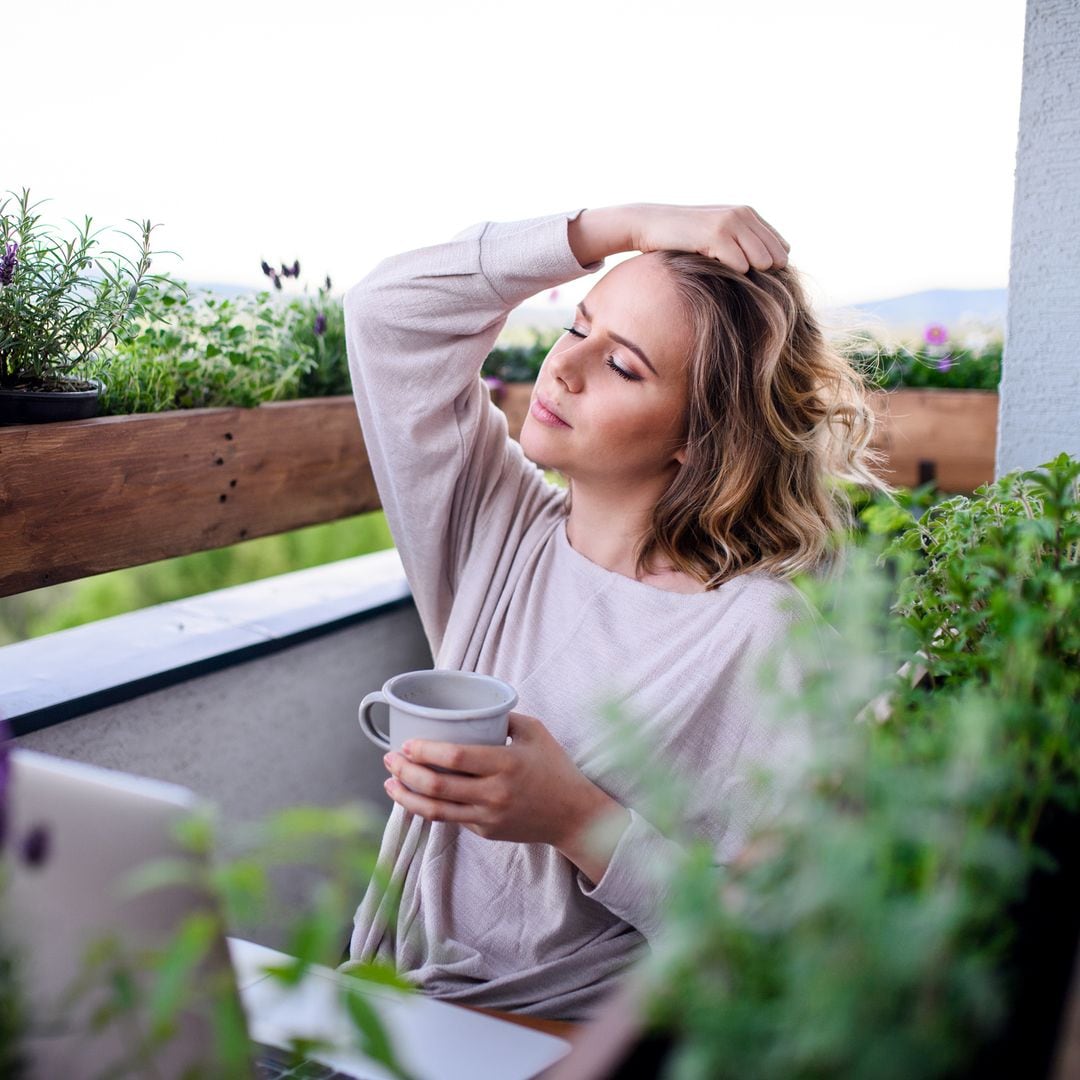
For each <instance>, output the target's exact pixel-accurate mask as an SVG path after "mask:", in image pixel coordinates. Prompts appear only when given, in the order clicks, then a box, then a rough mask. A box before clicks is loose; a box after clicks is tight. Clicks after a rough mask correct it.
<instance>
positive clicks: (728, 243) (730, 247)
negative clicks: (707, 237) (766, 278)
mask: <svg viewBox="0 0 1080 1080" xmlns="http://www.w3.org/2000/svg"><path fill="white" fill-rule="evenodd" d="M702 254H704V255H710V256H712V258H714V259H716V261H717V262H722V263H723V264H724V265H725V266H730V267H731V269H732V270H737V271H738V272H739V273H740V274H745V273H746V272H747V271H748V270H749V269H750V263H749V261H748V260H747V258H746V252H744V251H743V249H742V248H741V247H740V246H739V244H738V242H737V241H736V240H735V238H734V237H733V236H722V237H720V239H719V240H718V241H717V242H716V244H715V245H714V246H713V248H712V250H711V251H704V252H702Z"/></svg>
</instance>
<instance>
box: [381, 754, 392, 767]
mask: <svg viewBox="0 0 1080 1080" xmlns="http://www.w3.org/2000/svg"><path fill="white" fill-rule="evenodd" d="M382 763H383V764H384V765H385V766H386V767H387V768H388V769H389V768H390V755H389V754H383V756H382Z"/></svg>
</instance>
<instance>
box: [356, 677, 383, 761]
mask: <svg viewBox="0 0 1080 1080" xmlns="http://www.w3.org/2000/svg"><path fill="white" fill-rule="evenodd" d="M380 702H381V703H382V704H384V705H385V704H386V703H387V702H386V697H385V696H384V695H383V692H382V691H381V690H372V691H371V693H370V694H368V695H367V696H366V697H365V698H364V700H363V701H361V702H360V730H361V731H362V732H363V733H364V734H365V735H366V736H367V737H368V738H369V739H370V740H371V741H372V742H373V743H374V744H375V745H376V746H378V747H381V748H382V749H383V750H389V749H390V740H389V739H388V738H387V737H386V736H385V735H384V734H383V733H382V732H381V731H379V730H378V729H377V728H376V727H375V725H374V724H373V723H372V720H371V706H372V705H375V704H377V703H380Z"/></svg>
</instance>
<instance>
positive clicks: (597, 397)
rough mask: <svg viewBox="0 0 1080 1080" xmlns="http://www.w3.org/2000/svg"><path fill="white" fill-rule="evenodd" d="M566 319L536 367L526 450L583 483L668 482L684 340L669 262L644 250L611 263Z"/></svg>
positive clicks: (677, 429)
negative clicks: (562, 331) (664, 264)
mask: <svg viewBox="0 0 1080 1080" xmlns="http://www.w3.org/2000/svg"><path fill="white" fill-rule="evenodd" d="M572 327H573V329H572V331H568V332H567V333H565V334H563V336H562V337H561V338H559V340H558V341H557V342H556V343H555V344H554V345H553V346H552V349H551V351H550V352H549V353H548V355H547V357H546V359H545V360H544V364H543V367H541V369H540V373H539V375H538V376H537V379H536V386H535V387H534V389H533V393H532V399H531V401H530V408H529V414H528V416H527V417H526V419H525V423H524V425H523V427H522V429H521V436H520V442H521V446H522V449H523V450H524V451H525V454H526V456H528V457H529V458H530V459H531V460H533V461H535V462H536V463H537V464H540V465H543V466H544V467H546V468H552V469H557V470H558V471H559V472H561V473H562V474H563V475H564V476H568V477H571V478H572V479H574V480H578V481H585V482H587V483H599V484H602V485H605V486H618V487H620V488H624V489H630V488H631V486H632V487H633V488H638V487H640V486H641V485H642V484H649V483H650V482H656V481H663V485H664V486H666V484H667V483H669V482H670V480H671V477H672V476H674V474H675V472H676V471H677V470H678V466H679V463H680V462H681V461H682V459H683V451H682V444H683V441H684V439H685V432H684V431H683V430H682V415H683V409H684V405H685V402H686V393H687V376H686V360H687V356H688V355H689V352H690V345H691V329H690V325H689V322H688V321H687V320H686V317H685V315H684V314H683V310H682V306H681V304H680V302H679V299H678V296H677V294H676V292H675V288H674V286H673V285H672V283H671V280H670V278H669V277H668V274H667V271H665V270H664V269H663V267H662V266H661V265H660V263H659V261H658V259H657V258H656V257H655V256H650V255H638V256H636V257H635V258H632V259H627V260H626V261H625V262H622V263H619V265H618V266H616V267H614V268H613V269H612V270H610V271H609V272H608V273H607V274H605V275H604V276H603V277H602V278H601V279H600V281H598V282H597V283H596V285H594V286H593V288H592V290H591V291H590V292H589V294H588V295H587V296H586V297H585V299H584V300H583V301H582V303H581V304H580V305H579V306H578V310H577V312H576V313H575V316H574V321H573V323H572ZM635 347H636V348H635ZM545 406H547V408H548V409H551V410H553V411H554V412H555V414H556V415H557V416H558V417H559V418H561V419H562V421H563V423H562V424H558V423H555V422H553V421H552V419H551V417H550V414H548V413H547V412H546V411H545Z"/></svg>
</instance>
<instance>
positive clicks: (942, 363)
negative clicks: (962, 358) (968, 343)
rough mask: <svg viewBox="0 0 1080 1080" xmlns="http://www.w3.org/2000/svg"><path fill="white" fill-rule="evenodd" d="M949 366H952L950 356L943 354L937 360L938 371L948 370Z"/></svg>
mask: <svg viewBox="0 0 1080 1080" xmlns="http://www.w3.org/2000/svg"><path fill="white" fill-rule="evenodd" d="M951 367H952V356H951V355H946V356H943V357H942V358H941V359H940V360H939V361H938V362H937V369H938V371H948V370H949V368H951Z"/></svg>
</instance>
